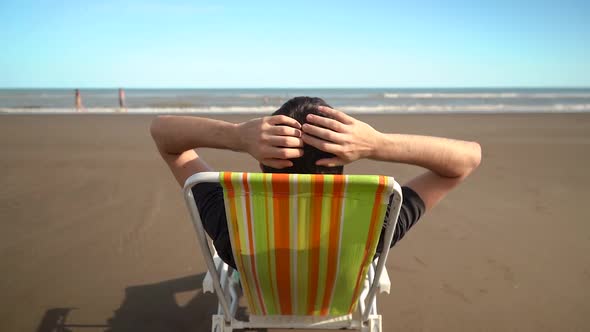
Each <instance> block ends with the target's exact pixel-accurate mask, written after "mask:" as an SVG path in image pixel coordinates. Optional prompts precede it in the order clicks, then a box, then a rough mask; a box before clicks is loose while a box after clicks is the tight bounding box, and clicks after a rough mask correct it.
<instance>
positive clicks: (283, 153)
mask: <svg viewBox="0 0 590 332" xmlns="http://www.w3.org/2000/svg"><path fill="white" fill-rule="evenodd" d="M301 156H303V149H294V148H277V147H273V148H271V149H269V153H268V157H270V158H277V159H292V158H299V157H301Z"/></svg>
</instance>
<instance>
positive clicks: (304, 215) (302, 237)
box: [295, 174, 311, 315]
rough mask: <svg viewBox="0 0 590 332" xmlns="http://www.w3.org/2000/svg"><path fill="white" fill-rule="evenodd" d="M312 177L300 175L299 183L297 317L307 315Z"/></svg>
mask: <svg viewBox="0 0 590 332" xmlns="http://www.w3.org/2000/svg"><path fill="white" fill-rule="evenodd" d="M310 191H311V175H309V174H301V175H299V183H297V192H298V201H297V204H298V205H297V209H298V216H299V223H298V225H297V226H298V228H297V289H298V294H297V303H298V307H297V308H296V309H295V310H296V314H297V315H306V314H307V297H308V295H309V294H308V293H309V290H308V289H307V287H308V285H309V280H308V277H309V271H308V269H307V267H308V266H309V251H308V249H309V240H310V236H309V231H310V218H309V212H310V207H311V197H310V195H309V192H310Z"/></svg>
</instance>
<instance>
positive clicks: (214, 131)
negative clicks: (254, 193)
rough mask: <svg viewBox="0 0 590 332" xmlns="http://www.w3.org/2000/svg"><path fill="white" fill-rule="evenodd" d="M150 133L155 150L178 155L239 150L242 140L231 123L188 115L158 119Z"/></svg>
mask: <svg viewBox="0 0 590 332" xmlns="http://www.w3.org/2000/svg"><path fill="white" fill-rule="evenodd" d="M150 132H151V134H152V137H153V138H154V140H155V141H156V144H157V146H158V149H159V150H160V151H161V152H164V153H168V154H180V153H183V152H184V151H187V150H191V149H195V148H202V147H207V148H219V149H229V150H241V140H240V137H239V135H238V133H237V128H236V125H235V124H233V123H229V122H225V121H220V120H214V119H207V118H198V117H189V116H166V115H162V116H158V117H157V118H156V119H154V120H153V122H152V125H151V128H150Z"/></svg>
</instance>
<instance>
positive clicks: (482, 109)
mask: <svg viewBox="0 0 590 332" xmlns="http://www.w3.org/2000/svg"><path fill="white" fill-rule="evenodd" d="M278 107H279V106H278V105H275V106H260V107H245V106H230V107H186V108H185V107H176V108H174V107H171V108H163V107H139V108H128V109H121V108H118V107H116V108H114V107H97V108H87V109H85V110H84V111H82V112H79V111H77V110H76V109H75V108H30V107H29V108H0V113H4V114H72V113H92V114H108V113H131V114H158V113H194V114H271V113H272V112H274V111H275V110H276V109H277V108H278ZM336 108H337V109H338V110H341V111H343V112H346V113H350V114H403V113H413V114H419V113H571V112H590V103H588V104H553V105H510V104H483V105H482V104H480V105H420V104H416V105H376V106H363V105H360V106H353V105H343V106H338V107H336Z"/></svg>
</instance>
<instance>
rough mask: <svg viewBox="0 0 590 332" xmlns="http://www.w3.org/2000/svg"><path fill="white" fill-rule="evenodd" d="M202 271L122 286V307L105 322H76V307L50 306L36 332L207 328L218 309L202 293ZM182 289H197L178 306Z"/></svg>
mask: <svg viewBox="0 0 590 332" xmlns="http://www.w3.org/2000/svg"><path fill="white" fill-rule="evenodd" d="M204 277H205V274H204V273H202V274H198V275H194V276H188V277H184V278H179V279H173V280H167V281H162V282H158V283H154V284H147V285H138V286H130V287H127V288H126V289H125V298H124V299H123V303H122V304H121V306H120V307H119V308H118V309H116V310H115V311H114V315H113V317H111V318H109V320H108V321H107V324H95V325H93V324H75V323H73V322H68V320H67V318H68V315H69V314H70V312H71V311H72V310H75V309H76V308H51V309H49V310H47V311H46V312H45V314H44V316H43V318H42V320H41V322H40V323H39V327H38V328H37V332H67V331H73V330H76V331H80V330H82V331H83V330H84V329H86V328H88V329H92V330H93V331H96V330H97V329H101V328H102V329H103V331H105V332H122V331H125V332H127V331H145V332H165V331H175V332H185V331H186V332H188V331H210V330H211V315H212V314H214V313H215V312H216V311H217V298H216V296H215V295H214V294H203V292H202V282H203V278H204ZM183 292H196V294H195V295H194V296H193V297H192V298H190V299H189V300H188V302H186V304H183V305H179V304H178V303H177V300H176V296H177V295H178V294H179V293H183Z"/></svg>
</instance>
